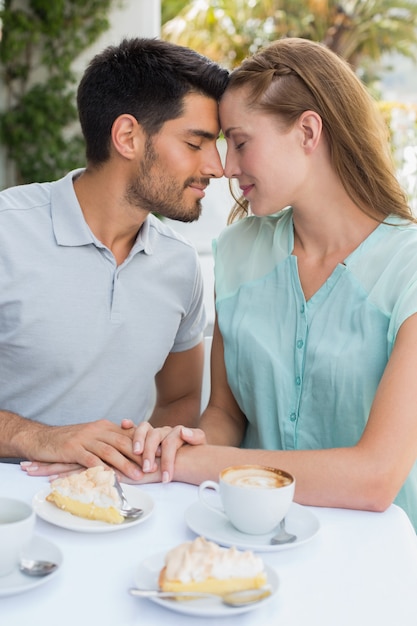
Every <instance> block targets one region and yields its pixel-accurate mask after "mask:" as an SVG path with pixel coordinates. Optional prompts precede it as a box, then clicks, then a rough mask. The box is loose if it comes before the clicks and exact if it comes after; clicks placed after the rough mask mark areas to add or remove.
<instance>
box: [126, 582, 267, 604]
mask: <svg viewBox="0 0 417 626" xmlns="http://www.w3.org/2000/svg"><path fill="white" fill-rule="evenodd" d="M129 593H130V594H131V595H132V596H138V597H139V598H165V599H166V600H188V601H189V600H201V599H204V598H211V599H216V600H219V601H220V602H223V604H226V605H227V606H244V605H246V604H254V603H255V602H259V601H260V600H263V599H264V598H267V597H268V596H270V595H271V589H270V587H262V588H261V589H245V590H244V591H231V592H229V593H225V594H224V595H222V596H221V595H218V594H215V593H203V592H200V591H160V590H159V589H129Z"/></svg>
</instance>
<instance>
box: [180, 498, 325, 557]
mask: <svg viewBox="0 0 417 626" xmlns="http://www.w3.org/2000/svg"><path fill="white" fill-rule="evenodd" d="M185 522H186V524H187V526H188V527H189V528H190V529H191V530H192V531H193V532H195V533H196V534H197V535H202V536H203V537H205V538H206V539H209V540H211V541H215V542H216V543H219V544H221V545H223V546H227V547H231V546H236V548H241V549H243V550H253V551H256V552H278V551H281V550H290V549H291V548H296V547H297V546H299V545H301V544H303V543H305V542H306V541H310V539H312V538H313V537H314V535H316V534H317V532H318V531H319V528H320V522H319V520H318V519H317V517H316V516H315V515H314V514H313V513H312V512H311V511H309V510H308V509H306V508H305V507H303V506H301V505H300V504H296V503H295V502H293V503H292V505H291V507H290V510H289V511H288V513H287V515H286V516H285V527H286V529H287V530H288V532H289V533H294V534H295V535H297V539H296V540H295V541H293V542H292V543H285V544H283V545H272V544H271V543H270V541H271V537H272V536H273V535H274V534H275V532H278V530H277V531H275V532H271V533H268V534H267V535H247V534H246V533H241V532H240V531H239V530H237V529H236V528H235V527H234V526H232V524H231V523H230V522H229V521H228V520H227V519H226V518H225V517H223V515H220V514H218V513H216V512H215V511H211V510H210V509H208V508H207V507H205V506H204V505H203V504H200V502H195V503H194V504H192V505H191V506H190V507H189V508H188V509H187V510H186V512H185Z"/></svg>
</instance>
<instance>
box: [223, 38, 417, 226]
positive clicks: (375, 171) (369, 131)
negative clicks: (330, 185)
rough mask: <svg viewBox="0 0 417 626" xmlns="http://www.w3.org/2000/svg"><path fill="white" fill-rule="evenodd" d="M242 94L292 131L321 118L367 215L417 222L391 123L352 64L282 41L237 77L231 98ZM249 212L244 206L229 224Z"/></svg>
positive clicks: (343, 175)
mask: <svg viewBox="0 0 417 626" xmlns="http://www.w3.org/2000/svg"><path fill="white" fill-rule="evenodd" d="M242 87H245V90H246V91H247V93H249V97H248V105H249V107H252V108H253V109H256V110H258V111H261V112H265V113H267V114H270V115H276V116H279V118H280V121H281V122H284V124H286V125H288V127H291V126H292V125H293V124H294V123H295V121H296V120H297V119H298V117H299V116H300V115H301V114H302V113H303V112H304V111H315V112H316V113H317V114H319V115H320V117H321V119H322V122H323V128H324V132H325V135H326V139H327V142H328V145H329V149H330V158H331V159H332V163H333V167H334V169H335V171H336V173H337V174H338V176H339V177H340V180H341V181H342V184H343V186H344V188H345V189H346V191H347V193H348V194H349V196H350V198H351V199H352V200H353V201H354V202H355V203H356V204H357V205H358V206H359V208H360V209H361V210H362V211H364V212H365V213H367V214H368V215H370V216H371V217H372V218H373V219H375V220H377V221H380V222H382V221H384V219H385V218H386V217H387V216H389V215H391V214H394V215H398V216H399V217H401V218H403V219H406V220H410V221H417V220H415V218H414V217H413V215H412V212H411V209H410V207H409V205H408V200H407V196H406V193H405V192H404V190H403V189H402V188H401V186H400V184H399V182H398V180H397V178H396V174H395V166H394V162H393V159H392V155H391V151H390V145H389V132H388V128H387V126H386V124H385V121H384V119H383V117H382V115H381V114H380V113H379V111H378V110H377V107H376V103H375V102H374V100H373V99H372V98H371V96H370V94H369V93H368V91H367V89H366V88H365V87H364V85H363V84H362V83H361V81H360V80H359V78H358V77H357V76H356V74H355V73H354V71H353V70H352V69H351V67H350V66H349V65H348V64H347V63H346V61H344V60H343V59H341V58H340V57H338V56H337V55H336V54H335V53H334V52H332V51H331V50H329V49H328V48H326V47H325V46H324V45H322V44H319V43H315V42H312V41H308V40H306V39H299V38H287V39H280V40H278V41H275V42H274V43H272V44H270V45H269V46H267V47H266V48H264V49H263V50H261V51H260V52H258V53H257V54H255V55H254V56H252V57H249V58H247V59H246V60H245V61H243V63H242V64H241V66H240V67H238V68H237V69H236V70H234V71H233V72H232V73H231V75H230V80H229V84H228V86H227V89H226V92H230V91H231V90H237V89H240V88H242ZM235 199H236V198H235ZM247 212H248V203H247V202H246V201H245V200H243V199H239V200H237V204H236V205H235V207H233V209H232V212H231V214H230V216H229V223H230V222H232V221H234V220H235V219H238V218H240V217H242V216H244V215H246V214H247Z"/></svg>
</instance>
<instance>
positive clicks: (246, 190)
mask: <svg viewBox="0 0 417 626" xmlns="http://www.w3.org/2000/svg"><path fill="white" fill-rule="evenodd" d="M253 187H254V185H241V186H240V188H241V190H242V193H243V195H244V196H245V198H246V196H247V195H248V194H249V192H250V191H251V189H253Z"/></svg>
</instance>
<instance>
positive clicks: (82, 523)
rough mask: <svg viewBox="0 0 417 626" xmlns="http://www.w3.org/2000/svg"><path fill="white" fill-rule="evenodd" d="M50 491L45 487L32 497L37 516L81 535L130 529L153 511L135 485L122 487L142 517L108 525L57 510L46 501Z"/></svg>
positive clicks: (147, 499)
mask: <svg viewBox="0 0 417 626" xmlns="http://www.w3.org/2000/svg"><path fill="white" fill-rule="evenodd" d="M50 491H51V488H50V487H45V488H44V489H42V490H41V491H39V492H38V493H37V494H36V495H35V496H34V498H33V501H32V504H33V508H34V509H35V512H36V513H37V515H39V517H41V518H42V519H43V520H45V521H46V522H49V523H50V524H55V526H61V528H67V529H68V530H75V531H78V532H83V533H110V532H114V531H117V530H126V529H127V528H132V526H136V525H137V524H142V522H144V521H145V520H147V519H148V517H149V516H150V515H151V513H152V511H153V509H154V501H153V499H152V498H151V496H149V495H148V494H147V493H144V492H143V491H140V489H138V488H137V487H136V486H135V485H123V491H124V492H125V495H126V498H127V500H128V502H129V504H130V505H131V506H133V507H138V508H140V509H143V515H142V517H139V518H138V519H136V520H133V521H125V522H122V523H121V524H108V523H107V522H99V521H96V520H89V519H85V518H83V517H77V516H76V515H72V514H71V513H68V512H67V511H63V510H62V509H59V508H58V507H57V506H55V504H52V503H51V502H48V501H47V500H46V496H47V495H48V494H49V493H50Z"/></svg>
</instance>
